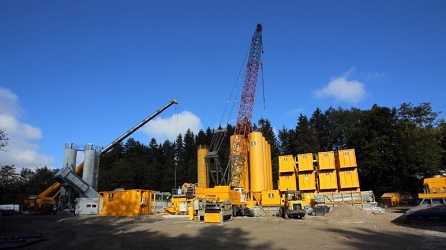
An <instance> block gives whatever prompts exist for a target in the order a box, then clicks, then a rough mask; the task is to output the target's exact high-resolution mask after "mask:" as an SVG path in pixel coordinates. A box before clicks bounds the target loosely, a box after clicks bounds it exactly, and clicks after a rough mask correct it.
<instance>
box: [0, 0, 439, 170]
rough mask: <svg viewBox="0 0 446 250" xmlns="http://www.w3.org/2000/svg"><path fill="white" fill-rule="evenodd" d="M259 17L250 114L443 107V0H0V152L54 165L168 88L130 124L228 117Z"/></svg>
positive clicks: (183, 123) (286, 123)
mask: <svg viewBox="0 0 446 250" xmlns="http://www.w3.org/2000/svg"><path fill="white" fill-rule="evenodd" d="M257 23H261V24H262V25H263V45H264V51H265V52H264V54H263V56H262V61H263V62H264V71H263V79H264V81H263V88H264V90H265V91H264V94H263V93H262V92H263V90H262V81H261V77H259V82H258V88H257V92H256V103H255V107H254V114H253V122H257V121H258V119H260V118H261V117H263V118H267V119H269V120H270V121H271V123H272V125H273V127H274V128H275V129H277V130H278V129H282V128H283V127H286V128H289V129H291V128H294V127H295V125H296V123H297V117H298V115H299V114H300V113H302V114H304V115H307V116H311V114H312V112H313V111H314V110H315V109H316V108H320V109H322V110H326V109H327V108H329V107H330V106H332V107H335V108H337V107H343V108H347V109H348V108H350V107H357V108H361V109H369V108H371V106H372V105H373V104H378V105H380V106H387V107H399V106H400V104H402V103H404V102H407V103H408V102H411V103H413V104H414V105H418V104H420V103H422V102H431V106H432V108H433V110H434V111H436V112H444V111H445V110H446V104H445V103H446V102H445V101H444V99H445V98H446V87H445V81H446V70H445V69H446V46H445V44H446V29H445V27H446V2H445V1H440V0H438V1H429V0H428V1H407V0H405V1H396V0H393V1H392V0H390V1H383V0H382V1H378V0H377V1H349V0H346V1H328V0H327V1H232V0H229V1H204V0H203V1H169V0H166V1H161V0H160V1H155V0H153V1H151V0H147V1H131V0H130V1H96V0H90V1H82V0H81V1H49V0H47V1H34V0H29V1H21V0H2V1H0V38H1V39H0V128H2V129H3V130H4V131H5V132H6V133H7V134H8V137H9V138H10V142H9V146H8V147H7V148H6V149H7V150H8V151H7V152H0V165H7V164H14V165H15V166H16V167H17V168H19V169H20V168H22V167H28V168H36V167H43V166H48V167H51V168H60V167H61V166H62V161H63V150H64V145H65V143H66V142H73V143H75V144H78V145H86V144H87V143H92V144H94V145H98V146H106V145H107V144H108V143H110V142H111V141H113V140H114V139H115V138H116V137H118V136H120V135H121V134H122V133H124V132H125V131H126V130H127V129H130V128H131V127H132V126H134V125H135V124H136V123H138V122H140V121H141V120H143V119H144V118H145V117H147V116H148V115H150V114H152V113H153V112H154V111H155V110H157V109H158V108H160V107H161V106H163V105H164V104H166V103H167V102H169V101H170V100H171V99H173V98H176V99H177V100H178V101H179V104H178V105H176V106H173V107H170V108H169V109H167V110H166V111H164V112H163V113H162V114H161V115H159V116H158V117H157V118H156V119H155V120H153V121H152V122H150V123H149V124H148V125H147V126H145V127H144V128H142V129H141V130H139V131H138V132H136V133H135V134H134V135H132V137H133V138H135V139H136V140H138V141H140V142H142V143H144V144H148V142H149V141H150V139H151V138H152V137H154V138H156V139H157V141H158V142H159V143H161V142H163V141H164V140H166V139H169V140H171V141H173V140H174V138H175V135H176V134H179V133H183V134H184V131H185V130H186V129H187V128H190V129H191V130H192V131H193V132H194V133H196V132H198V131H199V129H206V128H207V127H211V128H213V127H216V126H218V124H219V122H220V120H222V117H223V121H224V123H225V122H226V121H228V120H229V122H230V123H231V124H234V122H235V119H236V112H237V109H238V103H236V104H235V111H233V113H232V114H231V116H229V113H228V112H226V113H225V114H224V110H225V107H226V105H227V103H228V102H229V109H230V107H232V105H233V104H234V98H237V101H238V100H239V96H238V95H239V94H240V93H236V94H235V95H233V96H232V97H231V92H232V90H233V87H234V85H235V84H236V83H237V82H239V83H240V82H241V81H237V78H238V77H239V72H240V70H241V71H244V58H245V55H246V53H247V51H248V49H249V45H250V41H251V37H252V35H253V33H254V31H255V28H256V25H257ZM239 79H240V78H239ZM263 96H264V97H265V104H264V103H263ZM440 117H444V114H441V116H440Z"/></svg>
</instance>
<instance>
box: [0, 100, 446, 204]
mask: <svg viewBox="0 0 446 250" xmlns="http://www.w3.org/2000/svg"><path fill="white" fill-rule="evenodd" d="M437 116H438V113H436V112H433V111H432V109H431V107H430V103H422V104H420V105H419V106H413V105H412V104H410V103H409V104H407V103H403V104H402V105H401V107H400V108H398V109H396V108H387V107H380V106H378V105H373V106H372V107H371V109H369V110H359V109H356V108H351V109H349V110H347V109H342V108H338V109H334V108H329V109H328V110H326V111H322V110H320V109H316V110H315V111H314V112H313V114H312V116H311V117H310V118H308V117H306V116H304V115H302V114H301V115H299V117H297V124H296V127H295V128H292V129H288V128H285V127H283V128H282V129H281V130H279V131H278V135H277V136H276V135H275V133H274V129H273V128H272V126H271V124H270V122H269V121H268V120H267V119H263V118H262V119H260V120H259V121H258V123H257V124H253V126H252V127H253V128H252V129H253V131H260V132H262V134H263V136H264V137H265V138H266V140H267V141H268V142H269V143H270V145H271V154H272V167H273V179H274V188H277V179H278V162H277V160H278V156H279V155H290V154H291V155H296V154H298V153H316V152H322V151H331V150H333V151H337V150H339V149H346V148H354V149H355V151H356V157H357V163H358V170H359V178H360V184H361V189H362V190H373V191H374V192H375V195H376V196H377V197H380V195H381V194H382V193H384V192H393V191H399V192H402V193H417V192H419V191H421V190H420V189H421V187H422V179H423V178H425V177H431V176H434V175H436V174H442V173H446V153H445V152H446V123H445V121H444V120H443V119H442V120H439V121H438V120H437ZM232 134H234V127H233V126H231V125H229V124H228V125H227V132H226V135H225V138H224V140H223V143H222V145H221V148H220V151H219V152H218V153H219V161H220V163H221V166H222V168H223V169H225V168H226V167H227V164H228V161H229V154H230V145H229V138H230V136H231V135H232ZM212 136H213V130H212V129H210V128H207V129H206V130H205V131H203V130H200V131H199V132H198V133H197V135H194V134H193V133H192V132H191V131H190V130H188V131H186V133H185V134H184V135H181V134H179V135H178V136H177V138H176V140H175V142H170V141H168V140H166V141H164V142H163V143H158V142H157V141H156V140H155V139H154V138H152V139H151V141H150V143H149V145H144V144H142V143H140V142H138V141H135V140H134V139H132V138H130V139H128V140H127V141H126V142H125V144H118V145H116V146H115V147H114V148H113V149H112V150H110V151H109V152H108V153H106V154H104V155H102V156H101V159H100V166H99V180H98V182H99V183H98V190H100V191H108V190H114V189H115V188H125V189H150V190H159V191H171V190H172V189H173V188H178V186H181V185H182V184H183V183H185V182H189V183H194V182H196V181H197V148H198V146H199V145H207V146H209V145H210V143H211V140H212ZM4 138H6V137H5V134H4V133H1V134H0V142H1V140H3V143H4V142H5V141H4ZM2 145H4V144H0V148H1V147H4V146H2ZM56 171H57V170H50V169H48V168H46V167H43V168H37V169H36V170H30V169H22V170H21V172H20V173H19V174H18V173H16V168H15V166H2V167H1V179H0V193H1V197H0V202H2V203H20V202H22V201H23V200H24V199H25V198H26V197H27V196H28V195H31V194H35V195H37V194H39V193H41V192H42V191H44V190H45V189H46V188H48V187H49V186H51V185H52V184H53V183H54V179H53V176H54V174H55V173H56Z"/></svg>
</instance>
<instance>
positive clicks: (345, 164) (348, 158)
mask: <svg viewBox="0 0 446 250" xmlns="http://www.w3.org/2000/svg"><path fill="white" fill-rule="evenodd" d="M336 166H337V168H351V167H357V166H358V165H357V163H356V155H355V150H354V149H343V150H339V151H338V155H337V157H336Z"/></svg>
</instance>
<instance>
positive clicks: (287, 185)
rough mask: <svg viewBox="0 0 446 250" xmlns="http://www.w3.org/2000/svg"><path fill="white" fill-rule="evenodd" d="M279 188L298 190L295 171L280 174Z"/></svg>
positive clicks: (281, 189) (282, 189)
mask: <svg viewBox="0 0 446 250" xmlns="http://www.w3.org/2000/svg"><path fill="white" fill-rule="evenodd" d="M279 190H280V191H287V190H297V179H296V174H295V173H294V172H293V173H286V174H280V175H279Z"/></svg>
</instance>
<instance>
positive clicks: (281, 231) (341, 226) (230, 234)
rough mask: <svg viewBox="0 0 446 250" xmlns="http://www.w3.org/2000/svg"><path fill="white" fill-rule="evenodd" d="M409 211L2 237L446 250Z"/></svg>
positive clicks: (118, 245)
mask: <svg viewBox="0 0 446 250" xmlns="http://www.w3.org/2000/svg"><path fill="white" fill-rule="evenodd" d="M402 212H403V210H398V209H392V210H387V211H386V213H385V214H381V215H373V214H372V215H369V214H366V213H365V212H363V211H362V210H360V209H358V210H356V209H354V208H352V207H350V208H343V209H339V210H336V209H335V210H333V211H332V212H330V213H328V214H326V215H325V216H307V217H305V219H303V220H284V219H282V218H277V217H259V218H248V217H236V218H234V219H233V220H231V221H227V222H225V223H223V224H209V223H203V222H196V221H189V220H188V218H187V217H173V216H162V215H153V216H139V217H100V216H66V215H65V216H64V215H46V216H29V215H14V216H3V218H2V221H1V231H0V235H1V236H26V235H35V234H41V235H42V236H43V237H44V238H45V240H43V241H40V242H37V243H34V244H32V245H29V246H25V247H22V248H20V249H60V248H62V249H64V250H65V249H211V248H214V249H446V222H445V221H438V220H424V221H414V222H410V223H409V222H407V221H406V220H405V218H404V217H403V215H404V214H403V213H402Z"/></svg>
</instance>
